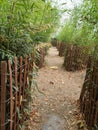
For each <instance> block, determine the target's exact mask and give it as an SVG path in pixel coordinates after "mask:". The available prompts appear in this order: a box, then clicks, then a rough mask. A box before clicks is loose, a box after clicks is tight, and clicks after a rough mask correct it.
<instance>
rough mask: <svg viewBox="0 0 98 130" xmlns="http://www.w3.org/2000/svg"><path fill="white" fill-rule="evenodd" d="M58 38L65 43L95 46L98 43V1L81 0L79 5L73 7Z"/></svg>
mask: <svg viewBox="0 0 98 130" xmlns="http://www.w3.org/2000/svg"><path fill="white" fill-rule="evenodd" d="M58 39H59V40H60V41H63V42H67V43H73V44H78V45H86V46H95V45H96V44H97V43H98V2H97V1H96V0H83V2H82V4H81V5H79V6H77V7H75V8H74V9H73V10H72V13H71V16H70V18H69V20H68V21H67V22H66V23H65V25H64V27H63V28H62V30H61V31H60V33H59V35H58Z"/></svg>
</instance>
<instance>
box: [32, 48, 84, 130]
mask: <svg viewBox="0 0 98 130" xmlns="http://www.w3.org/2000/svg"><path fill="white" fill-rule="evenodd" d="M62 64H63V57H59V56H58V51H57V49H56V48H55V47H51V48H50V49H49V51H48V55H47V56H46V58H45V67H43V68H42V69H40V70H39V72H38V78H37V82H38V87H39V89H40V90H41V91H42V92H43V93H44V94H41V93H38V94H37V97H36V99H35V101H34V103H33V108H34V110H35V117H33V121H32V130H78V127H77V118H76V116H77V114H78V112H77V111H78V110H77V100H78V99H79V95H80V92H81V88H82V84H83V81H84V78H85V71H78V72H67V71H66V70H65V69H64V68H63V67H62Z"/></svg>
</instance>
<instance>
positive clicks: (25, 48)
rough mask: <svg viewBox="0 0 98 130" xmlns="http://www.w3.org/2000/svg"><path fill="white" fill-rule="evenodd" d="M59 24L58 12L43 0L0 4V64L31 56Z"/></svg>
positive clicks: (3, 0)
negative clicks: (15, 58) (5, 60)
mask: <svg viewBox="0 0 98 130" xmlns="http://www.w3.org/2000/svg"><path fill="white" fill-rule="evenodd" d="M58 21H59V12H58V9H57V8H56V7H53V6H52V4H51V2H48V1H45V0H21V1H20V0H0V60H4V59H10V60H12V59H13V57H14V56H18V57H19V56H25V55H27V54H30V53H32V51H33V49H34V46H35V45H36V44H38V43H39V41H40V42H46V41H48V40H49V38H50V34H51V33H52V32H53V31H54V30H55V28H56V26H57V24H58Z"/></svg>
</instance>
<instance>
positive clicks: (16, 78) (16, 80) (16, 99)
mask: <svg viewBox="0 0 98 130" xmlns="http://www.w3.org/2000/svg"><path fill="white" fill-rule="evenodd" d="M17 64H18V63H17V57H15V59H14V69H15V72H14V74H15V87H16V92H15V110H14V111H15V112H14V113H15V116H14V130H17V125H18V124H17V123H18V121H17V106H18V97H17V96H18V95H17V94H18V72H17V71H18V70H17Z"/></svg>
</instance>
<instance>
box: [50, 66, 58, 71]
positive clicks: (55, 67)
mask: <svg viewBox="0 0 98 130" xmlns="http://www.w3.org/2000/svg"><path fill="white" fill-rule="evenodd" d="M50 69H55V70H57V69H58V67H57V66H51V67H50Z"/></svg>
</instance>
